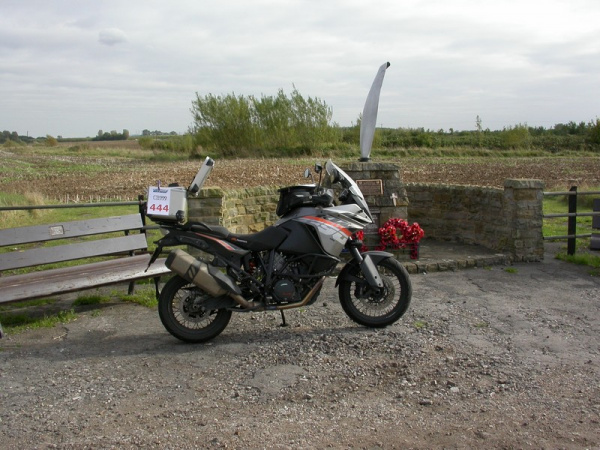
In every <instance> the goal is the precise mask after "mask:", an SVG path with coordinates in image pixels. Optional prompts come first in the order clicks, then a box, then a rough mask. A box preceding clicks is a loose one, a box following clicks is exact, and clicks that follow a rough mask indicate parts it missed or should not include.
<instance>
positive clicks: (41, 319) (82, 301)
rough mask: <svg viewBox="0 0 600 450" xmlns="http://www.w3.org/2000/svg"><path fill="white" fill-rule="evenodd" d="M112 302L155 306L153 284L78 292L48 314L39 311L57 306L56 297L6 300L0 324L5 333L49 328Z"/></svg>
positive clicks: (98, 312)
mask: <svg viewBox="0 0 600 450" xmlns="http://www.w3.org/2000/svg"><path fill="white" fill-rule="evenodd" d="M114 302H127V303H135V304H138V305H141V306H144V307H146V308H151V309H154V308H156V307H157V305H158V302H157V300H156V295H155V291H154V286H153V285H150V284H149V285H145V286H144V285H140V286H139V288H138V290H137V292H135V293H134V294H132V295H128V294H123V293H121V292H116V291H113V292H110V293H108V294H98V293H94V294H85V295H80V296H78V297H77V298H76V299H75V300H74V301H73V302H72V303H71V304H70V305H69V306H67V307H66V308H65V309H60V310H58V311H54V312H51V313H48V314H46V313H42V312H41V310H42V309H43V308H45V307H48V308H50V309H55V308H56V307H57V306H56V305H57V300H56V299H40V300H29V301H25V302H16V303H9V304H7V305H2V306H0V323H1V324H2V327H3V329H4V332H5V333H6V334H18V333H21V332H23V331H27V330H34V329H38V328H52V327H55V326H56V325H59V324H64V323H68V322H71V321H73V320H75V319H76V318H77V317H78V315H79V314H80V313H81V312H82V311H89V310H91V311H92V312H91V314H92V316H94V317H96V316H98V315H100V309H99V307H100V306H101V305H106V304H109V303H114ZM53 307H54V308H53Z"/></svg>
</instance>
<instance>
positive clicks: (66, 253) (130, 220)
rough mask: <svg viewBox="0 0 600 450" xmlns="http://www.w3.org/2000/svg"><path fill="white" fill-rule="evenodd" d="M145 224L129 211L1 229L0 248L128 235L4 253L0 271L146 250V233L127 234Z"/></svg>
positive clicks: (1, 258) (0, 262)
mask: <svg viewBox="0 0 600 450" xmlns="http://www.w3.org/2000/svg"><path fill="white" fill-rule="evenodd" d="M142 227H143V223H142V217H141V215H140V214H129V215H125V216H114V217H104V218H99V219H89V220H78V221H73V222H60V223H53V224H48V225H36V226H30V227H20V228H8V229H4V230H0V247H5V246H16V245H22V244H33V243H37V242H47V241H52V240H57V239H69V238H79V237H85V236H92V235H100V234H106V233H114V232H125V233H126V235H125V236H120V237H109V238H104V239H99V240H90V241H84V242H77V243H71V244H66V245H58V246H48V247H40V248H32V249H29V250H23V251H9V252H6V253H1V254H0V271H3V270H8V269H20V268H23V267H30V266H36V265H42V264H50V263H57V262H64V261H71V260H75V259H81V258H91V257H94V256H105V255H114V254H119V253H130V252H134V251H136V250H144V249H146V248H147V246H148V244H147V243H146V235H145V234H144V233H135V234H128V233H129V231H134V230H139V231H141V230H142Z"/></svg>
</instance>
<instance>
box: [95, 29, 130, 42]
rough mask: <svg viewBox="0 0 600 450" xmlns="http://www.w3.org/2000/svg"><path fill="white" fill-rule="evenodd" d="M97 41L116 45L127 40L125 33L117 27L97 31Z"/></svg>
mask: <svg viewBox="0 0 600 450" xmlns="http://www.w3.org/2000/svg"><path fill="white" fill-rule="evenodd" d="M98 42H100V43H101V44H104V45H109V46H112V45H117V44H122V43H123V42H127V35H126V34H125V33H124V32H123V31H121V30H119V29H118V28H106V29H104V30H100V33H98Z"/></svg>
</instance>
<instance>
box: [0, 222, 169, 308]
mask: <svg viewBox="0 0 600 450" xmlns="http://www.w3.org/2000/svg"><path fill="white" fill-rule="evenodd" d="M143 227H144V220H143V217H142V214H140V213H138V214H129V215H123V216H114V217H104V218H99V219H89V220H78V221H73V222H61V223H53V224H48V225H37V226H29V227H21V228H9V229H3V230H0V247H8V248H10V249H11V251H8V252H4V253H0V304H1V303H7V302H13V301H19V300H27V299H34V298H40V297H49V296H53V295H57V294H64V293H68V292H75V291H80V290H84V289H88V288H94V287H100V286H107V285H111V284H116V283H121V282H130V293H131V292H132V289H133V282H134V281H136V280H141V279H147V278H154V279H155V283H156V288H157V293H158V278H159V277H160V276H161V275H164V274H166V273H169V270H168V269H167V268H166V267H165V264H164V261H165V260H164V258H161V259H158V260H157V261H156V262H155V263H154V264H152V266H150V268H149V269H148V270H147V271H146V268H147V266H148V262H149V260H150V255H149V254H148V253H147V247H148V244H147V242H146V234H145V233H144V231H143V230H144V228H143ZM108 233H112V235H109V236H107V234H108ZM115 233H124V235H123V236H117V237H115V236H114V234H115ZM89 236H93V239H90V238H88V237H89ZM57 240H64V242H59V243H56V244H57V245H46V244H51V242H50V241H57ZM30 244H34V245H33V246H31V245H30ZM23 245H26V246H27V247H33V248H28V249H26V250H21V249H20V248H19V246H23ZM107 256H110V258H104V260H102V261H98V262H87V261H86V262H82V263H81V264H78V265H75V266H71V267H61V268H45V269H44V268H42V269H43V270H40V271H35V272H30V273H24V274H16V275H12V274H9V275H6V274H4V273H3V272H5V271H7V270H13V269H22V268H26V267H33V266H42V265H45V264H54V263H62V262H66V261H75V260H81V259H87V258H94V257H107Z"/></svg>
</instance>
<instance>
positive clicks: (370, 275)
mask: <svg viewBox="0 0 600 450" xmlns="http://www.w3.org/2000/svg"><path fill="white" fill-rule="evenodd" d="M361 256H362V257H363V262H362V263H359V262H358V261H356V259H352V260H350V261H348V263H347V264H346V265H345V266H344V267H343V268H342V270H341V272H340V274H339V275H338V277H337V280H336V281H335V285H336V286H338V285H339V284H340V282H341V281H362V280H358V279H357V278H356V277H354V276H352V274H351V269H353V268H355V267H360V269H361V271H362V272H363V274H364V275H365V278H366V279H367V281H368V282H369V284H370V285H371V286H373V287H382V286H383V285H382V284H380V283H381V276H380V275H379V272H377V267H375V266H376V265H377V264H379V262H380V261H383V260H384V259H388V258H393V257H394V255H392V254H391V253H388V252H381V251H372V252H365V253H361ZM373 271H374V272H373Z"/></svg>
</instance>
